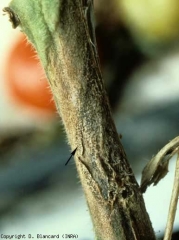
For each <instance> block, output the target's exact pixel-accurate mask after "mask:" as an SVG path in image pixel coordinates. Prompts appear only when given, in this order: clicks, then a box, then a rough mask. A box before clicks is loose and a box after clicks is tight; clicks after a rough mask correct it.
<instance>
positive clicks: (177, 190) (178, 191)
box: [164, 153, 179, 240]
mask: <svg viewBox="0 0 179 240" xmlns="http://www.w3.org/2000/svg"><path fill="white" fill-rule="evenodd" d="M178 197H179V153H178V155H177V161H176V170H175V177H174V185H173V190H172V196H171V200H170V207H169V212H168V219H167V225H166V229H165V235H164V240H170V239H171V237H172V232H173V224H174V220H175V215H176V211H177V203H178Z"/></svg>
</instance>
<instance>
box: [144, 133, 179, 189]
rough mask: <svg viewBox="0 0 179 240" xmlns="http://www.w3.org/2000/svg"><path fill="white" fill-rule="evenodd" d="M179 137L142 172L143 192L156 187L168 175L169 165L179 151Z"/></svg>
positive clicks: (165, 147) (162, 150) (163, 149)
mask: <svg viewBox="0 0 179 240" xmlns="http://www.w3.org/2000/svg"><path fill="white" fill-rule="evenodd" d="M178 147H179V137H176V138H174V139H173V140H172V141H170V142H169V143H168V144H167V145H165V146H164V147H163V148H162V149H161V150H160V151H159V152H158V153H157V155H156V156H154V157H153V158H152V159H151V160H150V161H149V163H148V164H147V165H146V166H145V168H144V170H143V171H142V179H141V191H142V192H145V191H146V189H147V187H148V186H150V185H151V184H152V183H153V184H154V185H156V184H157V183H158V182H159V181H160V180H161V179H162V178H163V177H165V176H166V174H167V173H168V163H169V160H170V159H171V158H172V156H173V155H174V154H175V153H176V152H177V151H178Z"/></svg>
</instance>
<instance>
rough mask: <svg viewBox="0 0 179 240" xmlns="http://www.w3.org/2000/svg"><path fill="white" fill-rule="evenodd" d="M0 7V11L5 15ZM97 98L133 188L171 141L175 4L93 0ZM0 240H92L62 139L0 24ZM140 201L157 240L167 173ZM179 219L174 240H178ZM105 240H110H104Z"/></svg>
mask: <svg viewBox="0 0 179 240" xmlns="http://www.w3.org/2000/svg"><path fill="white" fill-rule="evenodd" d="M8 3H9V1H8V0H1V1H0V9H3V8H4V7H6V6H8ZM94 5H95V15H96V37H97V43H98V49H99V55H100V62H101V68H102V73H103V77H104V82H105V86H106V90H107V92H108V95H109V100H110V104H111V108H112V112H113V116H114V119H115V123H116V126H117V130H118V132H119V134H121V135H122V139H121V141H122V143H123V145H124V148H125V150H126V153H127V156H128V158H129V161H130V164H131V166H132V168H133V170H134V173H135V175H136V178H137V180H138V182H140V179H141V171H142V169H143V167H144V166H145V165H146V163H147V162H148V161H149V160H150V159H151V158H152V156H153V155H155V154H156V153H157V152H158V151H159V150H160V149H161V148H162V147H163V146H164V145H165V144H167V143H168V142H169V141H170V140H172V139H173V138H174V137H176V136H178V135H179V2H178V0H162V1H161V0H148V1H142V0H112V1H107V0H94ZM0 29H1V35H0V53H1V58H0V66H1V68H0V96H1V99H0V233H2V234H8V235H9V234H26V237H28V234H31V235H29V236H31V237H34V239H37V234H48V235H52V234H59V236H60V239H62V237H61V236H62V234H78V239H80V240H93V239H94V233H93V227H92V224H91V220H90V216H89V211H88V209H87V205H86V202H85V199H84V196H83V192H82V189H81V185H80V182H79V179H78V177H77V173H76V168H75V165H74V163H73V160H71V162H70V163H69V164H68V165H67V166H65V162H66V161H67V159H68V157H69V156H70V152H71V150H70V148H69V146H68V145H67V140H66V136H65V133H64V129H63V126H62V123H61V120H60V117H59V116H58V114H57V112H56V109H55V105H54V102H53V97H52V95H51V92H50V89H49V86H48V83H47V80H46V78H45V74H44V72H43V70H42V68H41V65H40V63H39V60H38V57H37V56H36V53H35V51H34V49H33V47H32V46H31V45H30V44H29V43H28V42H27V40H26V38H25V36H24V35H23V34H22V33H21V32H20V31H19V29H16V30H14V29H12V27H11V24H10V23H9V22H8V17H7V16H3V12H2V14H1V15H0ZM175 161H176V157H174V158H173V159H172V161H171V163H170V165H169V173H168V175H167V176H166V177H165V179H163V180H162V181H161V182H160V183H159V184H158V185H157V186H156V187H153V186H151V187H150V188H149V189H148V190H147V192H146V193H145V194H144V198H145V201H146V207H147V210H148V213H149V215H150V218H151V221H152V224H153V227H154V229H155V232H156V236H157V238H158V239H162V236H163V232H164V229H165V224H166V219H167V213H168V207H169V202H170V196H171V191H172V185H173V178H174V171H175ZM178 232H179V211H178V212H177V214H176V220H175V225H174V234H173V238H172V239H173V240H175V239H179V234H178ZM109 240H110V239H109Z"/></svg>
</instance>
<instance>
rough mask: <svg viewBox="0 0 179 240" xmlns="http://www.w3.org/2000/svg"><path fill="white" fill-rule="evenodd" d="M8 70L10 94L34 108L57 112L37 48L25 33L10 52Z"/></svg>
mask: <svg viewBox="0 0 179 240" xmlns="http://www.w3.org/2000/svg"><path fill="white" fill-rule="evenodd" d="M6 72H7V73H6V76H7V83H8V87H9V91H10V95H11V96H12V97H13V99H14V100H16V101H18V102H19V103H21V104H23V105H25V106H26V107H31V108H33V109H34V110H37V109H39V110H45V111H46V112H51V113H55V112H56V107H55V104H54V101H53V97H52V93H51V91H50V88H49V85H48V81H47V79H46V78H45V73H44V71H43V69H42V66H41V64H40V61H39V60H38V57H37V54H36V52H35V50H34V49H33V47H32V45H31V44H30V43H28V42H27V40H26V38H25V36H24V35H22V36H21V37H20V38H19V39H18V41H16V43H15V44H14V46H13V48H12V50H11V52H10V56H9V58H8V62H7V71H6ZM35 108H36V109H35Z"/></svg>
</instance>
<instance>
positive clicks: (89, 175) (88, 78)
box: [6, 0, 155, 240]
mask: <svg viewBox="0 0 179 240" xmlns="http://www.w3.org/2000/svg"><path fill="white" fill-rule="evenodd" d="M91 3H92V2H91V1H89V0H73V1H72V0H61V1H60V0H38V1H37V0H23V1H22V0H13V1H12V2H11V3H10V9H11V10H12V12H13V13H14V15H16V17H17V16H18V17H17V18H16V19H19V22H20V26H21V28H22V30H23V31H24V33H25V34H27V36H28V38H29V40H30V41H31V42H32V43H33V44H34V46H35V48H36V50H37V52H38V55H39V57H40V59H41V61H42V64H43V67H44V69H45V72H46V75H47V77H48V79H49V83H50V86H51V89H52V92H53V95H54V100H55V102H56V105H57V108H58V111H59V114H60V116H61V118H62V121H63V123H64V126H65V129H66V132H67V137H68V140H69V144H70V146H71V148H72V150H74V149H75V148H77V150H76V153H75V162H76V167H77V170H78V173H79V176H80V179H81V183H82V186H83V189H84V193H85V195H86V200H87V204H88V206H89V210H90V213H91V217H92V220H93V224H94V229H95V233H96V238H97V239H98V240H119V239H120V240H134V239H135V240H136V239H137V240H153V239H155V235H154V232H153V229H152V226H151V222H150V219H149V216H148V214H147V212H146V209H145V204H144V201H143V197H142V194H141V192H140V190H139V187H138V184H137V182H136V180H135V178H134V175H133V173H132V170H131V168H130V166H129V164H128V162H127V159H126V155H125V152H124V149H123V147H122V145H121V143H120V140H119V137H118V133H117V131H116V128H115V125H114V122H113V120H112V116H111V111H110V107H109V103H108V98H107V96H106V92H105V88H104V84H103V80H102V76H101V72H100V69H99V61H98V55H97V51H96V45H95V40H94V28H93V26H92V25H91V23H92V22H91V19H90V18H89V16H88V13H89V12H88V10H90V9H89V7H91V5H90V4H91ZM6 10H7V9H6ZM7 11H8V10H7ZM90 13H91V12H90ZM11 20H12V21H13V19H12V16H11Z"/></svg>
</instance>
